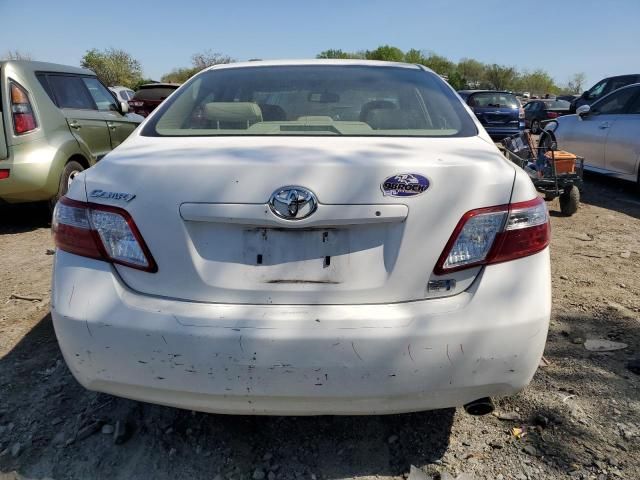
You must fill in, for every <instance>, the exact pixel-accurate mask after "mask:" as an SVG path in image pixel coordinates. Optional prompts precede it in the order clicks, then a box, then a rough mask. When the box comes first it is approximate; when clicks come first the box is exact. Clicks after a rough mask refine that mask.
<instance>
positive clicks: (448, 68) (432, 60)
mask: <svg viewBox="0 0 640 480" xmlns="http://www.w3.org/2000/svg"><path fill="white" fill-rule="evenodd" d="M420 63H422V64H423V65H424V66H425V67H429V68H430V69H431V70H433V71H434V72H436V73H437V74H439V75H442V76H445V77H447V78H448V77H449V75H451V74H452V73H453V71H454V70H455V68H456V66H455V64H454V63H453V62H452V61H451V60H449V59H448V58H446V57H443V56H442V55H438V54H436V53H434V52H429V55H428V56H427V57H423V59H422V62H420Z"/></svg>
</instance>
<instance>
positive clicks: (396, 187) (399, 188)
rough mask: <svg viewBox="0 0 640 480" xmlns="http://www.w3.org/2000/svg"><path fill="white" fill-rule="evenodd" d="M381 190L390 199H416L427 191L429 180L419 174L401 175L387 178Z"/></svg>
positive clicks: (381, 185)
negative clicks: (415, 197)
mask: <svg viewBox="0 0 640 480" xmlns="http://www.w3.org/2000/svg"><path fill="white" fill-rule="evenodd" d="M380 188H381V189H382V194H383V195H389V196H390V197H414V196H416V195H420V194H421V193H424V192H426V191H427V188H429V179H428V178H427V177H425V176H424V175H419V174H417V173H399V174H397V175H393V176H391V177H388V178H386V179H385V180H384V181H383V182H382V183H381V184H380Z"/></svg>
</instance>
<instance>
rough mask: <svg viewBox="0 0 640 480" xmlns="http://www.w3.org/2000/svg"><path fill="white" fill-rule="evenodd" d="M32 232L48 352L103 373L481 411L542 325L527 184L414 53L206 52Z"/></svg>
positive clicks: (535, 212)
mask: <svg viewBox="0 0 640 480" xmlns="http://www.w3.org/2000/svg"><path fill="white" fill-rule="evenodd" d="M53 234H54V238H55V242H56V245H57V251H56V257H55V267H54V274H53V301H52V315H53V321H54V325H55V330H56V334H57V337H58V340H59V343H60V347H61V349H62V353H63V354H64V358H65V360H66V362H67V364H68V365H69V368H70V369H71V371H72V372H73V374H74V375H75V377H76V378H77V380H78V381H79V382H80V383H81V384H82V385H84V386H85V387H86V388H89V389H92V390H97V391H102V392H107V393H111V394H114V395H119V396H123V397H128V398H133V399H138V400H142V401H148V402H153V403H158V404H164V405H173V406H177V407H182V408H188V409H194V410H202V411H209V412H221V413H252V414H285V415H305V414H308V415H315V414H378V413H395V412H408V411H417V410H427V409H434V408H442V407H452V406H459V405H465V406H466V408H467V411H468V412H470V413H473V414H482V413H487V412H489V411H491V409H492V404H491V401H490V398H491V397H493V396H498V395H509V394H513V393H514V392H517V391H518V390H520V389H522V388H523V387H525V386H526V385H527V384H528V382H529V381H530V380H531V378H532V376H533V374H534V372H535V371H536V368H537V366H538V362H539V360H540V357H541V355H542V352H543V348H544V345H545V340H546V335H547V329H548V323H549V316H550V308H551V293H550V268H549V251H548V244H549V219H548V214H547V209H546V206H545V204H544V203H543V201H542V200H541V199H540V198H539V197H538V195H537V194H536V191H535V189H534V187H533V185H532V184H531V182H530V180H529V178H528V177H527V176H526V174H525V173H524V172H523V171H521V170H520V169H518V168H517V167H515V166H514V165H513V164H511V163H509V162H508V161H507V160H505V158H504V157H503V156H502V155H501V154H500V153H499V151H498V150H497V148H496V147H495V145H494V144H493V143H492V142H491V139H490V138H489V136H488V135H487V133H486V132H485V131H484V129H483V128H482V126H481V125H480V124H479V123H478V122H477V121H476V120H475V117H474V116H473V113H472V112H471V111H470V110H468V108H467V107H466V106H465V105H464V104H463V102H462V101H461V100H460V98H459V97H458V96H457V95H456V93H455V91H453V90H452V89H451V88H450V87H449V86H448V85H447V84H446V83H445V82H444V81H443V80H441V79H440V78H439V77H438V75H436V74H435V73H433V72H431V71H430V70H428V69H425V68H424V67H422V66H416V65H409V64H394V63H385V62H370V61H288V62H251V63H238V64H231V65H220V66H216V67H213V68H210V69H208V70H206V71H204V72H202V73H200V74H198V75H196V76H195V77H193V78H192V79H191V80H189V81H188V82H187V83H186V84H185V85H183V86H182V87H181V88H180V89H179V90H177V91H176V92H175V93H174V94H172V95H171V96H170V97H169V98H168V99H167V100H166V101H165V102H164V103H163V104H162V105H161V106H160V107H159V108H158V109H156V111H154V112H153V114H151V115H150V116H149V117H148V118H147V120H146V121H145V122H144V123H143V124H142V125H141V127H140V128H139V129H138V130H137V131H136V132H134V134H132V136H131V137H130V138H129V139H128V140H127V141H126V142H125V143H124V144H123V145H122V146H120V147H118V148H117V149H116V150H115V151H113V152H112V153H110V154H109V155H108V156H107V157H106V158H105V159H104V160H102V161H101V162H100V163H99V164H98V165H97V166H95V167H93V168H91V169H89V170H87V171H86V172H84V173H83V174H81V175H79V176H78V177H77V179H76V180H75V181H74V182H73V183H72V184H71V187H70V190H69V193H68V194H67V196H66V197H64V198H63V199H62V200H61V201H60V202H59V203H58V205H57V207H56V210H55V213H54V221H53Z"/></svg>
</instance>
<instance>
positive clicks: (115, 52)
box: [80, 48, 142, 88]
mask: <svg viewBox="0 0 640 480" xmlns="http://www.w3.org/2000/svg"><path fill="white" fill-rule="evenodd" d="M80 65H81V66H82V67H83V68H88V69H89V70H93V71H94V72H95V74H96V75H97V76H98V78H99V79H100V81H102V83H104V84H105V85H107V86H113V85H123V86H125V87H130V88H131V87H134V86H135V85H136V84H137V83H138V82H139V81H140V79H141V78H142V68H141V67H140V62H138V60H136V59H135V58H133V57H132V56H131V55H130V54H129V53H127V52H126V51H124V50H120V49H115V48H108V49H106V50H102V51H100V50H98V49H95V48H93V49H91V50H88V51H87V53H85V54H84V56H83V57H82V60H81V61H80Z"/></svg>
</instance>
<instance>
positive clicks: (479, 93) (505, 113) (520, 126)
mask: <svg viewBox="0 0 640 480" xmlns="http://www.w3.org/2000/svg"><path fill="white" fill-rule="evenodd" d="M458 94H459V95H460V96H461V97H462V99H463V100H464V101H465V102H466V103H467V105H469V107H470V108H471V110H473V113H475V114H476V117H478V120H479V121H480V123H481V124H482V126H484V128H485V129H486V130H487V133H488V134H489V135H490V136H491V138H492V139H494V140H501V139H503V138H505V137H509V136H511V135H516V134H518V133H520V132H522V131H523V130H524V109H523V108H522V106H521V105H520V101H519V100H518V99H517V97H516V96H515V95H514V94H513V93H511V92H502V91H494V90H461V91H459V92H458Z"/></svg>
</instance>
